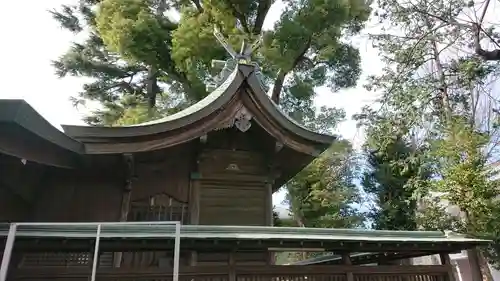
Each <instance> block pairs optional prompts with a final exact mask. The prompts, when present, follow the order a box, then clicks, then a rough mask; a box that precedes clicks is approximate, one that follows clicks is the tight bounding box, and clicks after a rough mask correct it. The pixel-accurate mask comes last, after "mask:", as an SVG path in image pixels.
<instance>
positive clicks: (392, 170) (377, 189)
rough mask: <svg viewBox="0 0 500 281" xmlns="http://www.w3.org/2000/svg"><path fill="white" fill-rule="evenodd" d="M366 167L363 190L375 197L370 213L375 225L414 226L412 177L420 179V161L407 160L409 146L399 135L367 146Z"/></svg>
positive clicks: (394, 228)
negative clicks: (413, 162) (383, 142)
mask: <svg viewBox="0 0 500 281" xmlns="http://www.w3.org/2000/svg"><path fill="white" fill-rule="evenodd" d="M366 152H367V154H368V159H367V162H368V166H369V167H368V171H366V172H365V173H364V176H363V180H362V185H363V188H364V191H365V192H366V193H367V194H370V195H372V196H373V197H374V199H375V200H374V202H375V204H376V207H375V208H374V209H372V210H371V214H370V217H371V219H372V220H373V226H374V228H376V229H389V230H416V229H417V224H416V217H415V211H416V200H415V198H413V194H414V191H415V188H414V186H412V185H411V180H412V179H420V178H421V175H420V174H419V170H420V168H421V165H420V163H416V165H414V164H412V163H408V162H407V159H408V158H410V156H411V154H412V153H413V151H412V149H411V147H410V146H409V145H408V144H407V143H405V141H404V140H403V139H402V138H401V137H398V136H394V139H393V142H391V143H389V144H388V145H387V146H385V147H369V146H368V147H366Z"/></svg>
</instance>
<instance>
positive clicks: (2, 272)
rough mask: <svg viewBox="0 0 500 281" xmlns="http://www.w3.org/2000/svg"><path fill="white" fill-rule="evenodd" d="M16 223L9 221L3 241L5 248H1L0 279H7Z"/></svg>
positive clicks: (2, 280) (3, 280)
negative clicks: (5, 237) (5, 238)
mask: <svg viewBox="0 0 500 281" xmlns="http://www.w3.org/2000/svg"><path fill="white" fill-rule="evenodd" d="M16 230H17V224H15V223H11V224H10V227H9V234H8V235H7V241H6V242H5V249H4V250H3V257H2V265H1V266H0V281H5V280H7V273H8V271H9V265H10V257H11V255H12V249H13V248H14V241H15V240H16Z"/></svg>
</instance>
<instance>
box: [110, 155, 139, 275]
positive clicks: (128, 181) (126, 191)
mask: <svg viewBox="0 0 500 281" xmlns="http://www.w3.org/2000/svg"><path fill="white" fill-rule="evenodd" d="M123 159H124V162H125V165H126V168H127V170H126V178H125V186H124V188H123V194H122V203H121V209H120V218H119V219H118V220H119V221H121V222H123V221H127V219H128V213H129V211H130V201H131V198H132V188H133V178H134V173H135V167H134V157H133V155H132V154H125V155H123ZM122 256H123V253H122V252H118V253H115V255H114V257H113V266H114V267H120V265H121V262H122Z"/></svg>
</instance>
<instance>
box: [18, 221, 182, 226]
mask: <svg viewBox="0 0 500 281" xmlns="http://www.w3.org/2000/svg"><path fill="white" fill-rule="evenodd" d="M178 223H179V222H178V221H139V222H135V221H134V222H125V221H124V222H103V223H97V222H21V223H16V224H17V225H18V226H73V225H74V226H97V225H98V224H101V225H103V226H108V225H109V226H113V225H155V224H157V225H158V224H160V225H168V224H178Z"/></svg>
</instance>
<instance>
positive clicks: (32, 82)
mask: <svg viewBox="0 0 500 281" xmlns="http://www.w3.org/2000/svg"><path fill="white" fill-rule="evenodd" d="M73 2H74V1H71V0H43V1H40V0H38V1H37V0H31V1H13V0H10V1H4V2H2V10H3V11H4V13H3V15H2V16H1V17H0V31H1V32H0V34H1V36H2V38H4V39H3V40H2V41H3V42H2V43H0V56H1V59H0V62H1V63H2V66H1V68H0V77H3V78H2V79H3V81H4V82H3V84H2V87H1V89H0V99H24V100H26V101H27V102H28V103H29V104H30V105H31V106H32V107H33V108H35V110H37V111H38V112H39V113H40V114H41V115H42V116H44V117H45V118H46V119H47V120H48V121H49V122H50V123H52V124H53V125H54V126H56V127H58V128H60V124H84V123H83V122H82V121H81V117H82V114H81V113H80V112H78V110H77V109H76V108H74V107H72V105H71V102H70V101H69V97H70V96H74V95H76V94H77V93H78V92H79V91H80V89H81V88H82V81H81V80H79V79H77V78H71V77H68V78H64V79H58V78H57V77H56V76H55V75H54V69H53V68H52V66H51V65H50V62H51V60H54V59H56V58H57V57H58V56H60V55H61V54H63V53H64V52H65V51H66V50H67V48H68V47H69V44H70V42H71V41H72V40H74V35H73V34H72V33H70V32H68V31H65V30H62V29H61V28H60V27H59V26H58V24H57V23H56V22H55V21H54V20H53V19H52V18H51V16H50V14H49V13H48V10H51V9H54V8H58V7H60V5H62V4H71V3H73ZM280 10H281V9H280V7H279V5H277V6H274V7H273V8H272V9H271V11H270V13H269V15H268V18H267V19H266V25H267V26H270V25H271V24H272V22H273V21H274V20H275V19H276V18H277V17H278V16H279V13H280ZM354 44H355V45H357V46H358V47H359V48H360V51H361V56H362V69H363V77H362V79H361V80H360V81H359V86H358V87H356V88H353V89H349V90H344V91H340V92H338V93H331V92H330V91H328V90H327V89H321V90H320V91H319V92H318V97H317V99H316V102H317V105H327V106H335V107H339V108H343V109H344V110H345V111H346V112H347V116H348V118H350V116H351V115H352V114H354V113H356V112H358V111H359V110H360V108H361V107H362V106H364V105H367V104H371V103H373V101H374V99H375V96H374V94H373V93H370V92H367V91H366V90H365V89H363V87H362V85H363V84H364V78H365V77H366V76H367V75H369V74H375V73H376V72H377V71H379V69H380V67H381V63H380V60H379V59H378V55H377V53H376V51H375V50H374V49H373V48H371V44H370V43H369V42H368V41H367V40H366V37H365V36H362V37H361V38H358V40H356V41H355V42H354ZM338 133H339V134H341V135H342V136H343V137H344V138H347V139H349V140H352V141H353V142H354V144H355V145H356V146H359V145H360V144H361V143H362V142H363V134H362V132H359V131H358V129H357V128H356V125H355V122H353V121H346V122H344V123H343V124H342V125H341V126H340V127H339V129H338ZM283 197H284V194H283V193H278V194H275V198H274V202H275V204H280V202H281V201H282V200H283Z"/></svg>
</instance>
